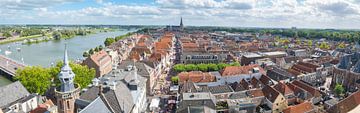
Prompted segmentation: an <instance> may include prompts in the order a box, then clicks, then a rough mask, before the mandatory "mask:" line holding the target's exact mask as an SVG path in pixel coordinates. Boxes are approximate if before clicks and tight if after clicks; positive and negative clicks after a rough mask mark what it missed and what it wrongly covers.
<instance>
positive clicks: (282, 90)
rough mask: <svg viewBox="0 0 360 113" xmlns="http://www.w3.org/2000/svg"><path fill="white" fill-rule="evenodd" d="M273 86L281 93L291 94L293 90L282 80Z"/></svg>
mask: <svg viewBox="0 0 360 113" xmlns="http://www.w3.org/2000/svg"><path fill="white" fill-rule="evenodd" d="M274 88H275V89H276V90H277V91H279V92H280V93H281V94H283V95H288V94H293V93H294V92H293V91H292V90H291V89H290V88H289V87H288V86H287V85H286V84H285V83H283V82H278V84H276V85H275V86H274Z"/></svg>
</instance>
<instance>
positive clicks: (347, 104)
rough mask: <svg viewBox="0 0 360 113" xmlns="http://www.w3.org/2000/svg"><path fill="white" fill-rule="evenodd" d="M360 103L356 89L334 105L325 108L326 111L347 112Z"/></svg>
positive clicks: (359, 93) (334, 112)
mask: <svg viewBox="0 0 360 113" xmlns="http://www.w3.org/2000/svg"><path fill="white" fill-rule="evenodd" d="M359 104H360V91H357V92H355V93H353V94H351V95H350V96H348V97H347V98H345V99H344V100H341V101H340V102H339V103H337V104H336V105H334V106H332V107H330V108H329V109H328V110H326V111H327V112H328V113H347V112H349V111H351V110H353V109H354V108H356V107H358V106H359Z"/></svg>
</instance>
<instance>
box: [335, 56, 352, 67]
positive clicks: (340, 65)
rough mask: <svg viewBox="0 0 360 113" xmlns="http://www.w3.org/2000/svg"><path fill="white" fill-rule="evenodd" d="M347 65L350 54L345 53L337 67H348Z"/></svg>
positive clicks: (348, 64)
mask: <svg viewBox="0 0 360 113" xmlns="http://www.w3.org/2000/svg"><path fill="white" fill-rule="evenodd" d="M349 66H350V55H345V56H343V57H341V58H340V62H339V64H338V66H337V67H338V68H340V69H348V68H349Z"/></svg>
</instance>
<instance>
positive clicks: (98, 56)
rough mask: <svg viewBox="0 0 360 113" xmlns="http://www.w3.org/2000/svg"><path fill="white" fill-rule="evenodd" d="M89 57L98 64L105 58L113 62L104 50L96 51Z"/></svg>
mask: <svg viewBox="0 0 360 113" xmlns="http://www.w3.org/2000/svg"><path fill="white" fill-rule="evenodd" d="M88 59H91V60H92V61H93V62H94V63H95V64H96V65H98V66H100V65H101V64H100V62H103V60H105V61H107V62H109V61H110V62H111V58H110V56H109V55H108V54H107V53H106V51H104V50H101V51H99V52H96V53H94V54H93V55H91V56H90V57H88Z"/></svg>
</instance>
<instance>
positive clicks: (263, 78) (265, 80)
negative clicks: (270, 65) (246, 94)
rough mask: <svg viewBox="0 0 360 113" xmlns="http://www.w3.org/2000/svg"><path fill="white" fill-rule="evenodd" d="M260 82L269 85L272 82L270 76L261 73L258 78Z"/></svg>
mask: <svg viewBox="0 0 360 113" xmlns="http://www.w3.org/2000/svg"><path fill="white" fill-rule="evenodd" d="M259 80H260V81H261V83H263V84H264V85H265V84H266V85H270V84H272V81H271V78H270V77H268V76H267V75H261V77H260V79H259Z"/></svg>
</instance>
